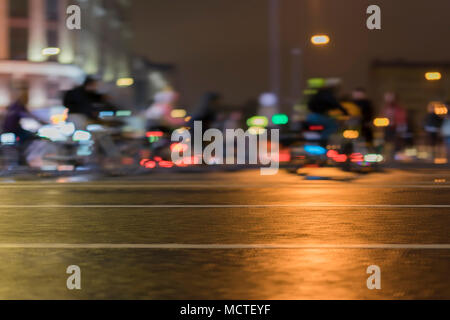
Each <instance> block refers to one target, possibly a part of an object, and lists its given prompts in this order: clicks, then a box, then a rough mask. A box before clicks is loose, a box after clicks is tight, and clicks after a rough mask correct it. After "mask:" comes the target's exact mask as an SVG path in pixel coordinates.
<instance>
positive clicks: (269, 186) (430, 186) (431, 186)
mask: <svg viewBox="0 0 450 320" xmlns="http://www.w3.org/2000/svg"><path fill="white" fill-rule="evenodd" d="M337 186H338V187H339V188H349V189H351V188H358V189H359V188H362V189H416V188H424V189H447V188H450V184H417V185H415V184H412V185H366V184H350V185H342V184H340V183H338V182H336V183H324V184H311V185H308V184H306V185H299V184H281V185H277V184H267V185H251V184H246V185H233V184H226V185H225V184H222V185H220V184H214V185H209V184H161V185H153V184H148V185H142V184H137V185H123V184H118V185H110V184H108V185H100V184H98V185H96V184H89V185H79V184H71V185H68V184H48V185H45V184H44V185H30V184H29V185H0V188H1V189H40V188H42V189H49V188H61V189H69V188H90V189H95V188H102V189H105V188H108V189H158V188H169V189H171V188H179V189H182V188H198V189H207V188H245V189H249V188H261V189H273V188H333V187H337Z"/></svg>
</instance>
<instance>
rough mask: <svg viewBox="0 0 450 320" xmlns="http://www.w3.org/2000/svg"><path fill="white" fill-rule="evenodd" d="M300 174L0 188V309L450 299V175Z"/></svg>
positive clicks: (65, 182) (165, 177)
mask: <svg viewBox="0 0 450 320" xmlns="http://www.w3.org/2000/svg"><path fill="white" fill-rule="evenodd" d="M303 173H304V176H300V175H295V174H288V173H287V172H280V173H279V174H278V175H276V176H269V177H263V176H260V175H259V171H257V170H250V171H240V172H227V173H203V174H199V173H197V174H194V173H189V174H188V173H185V174H173V173H170V174H169V173H168V174H157V175H149V176H146V177H140V178H134V179H131V178H128V179H123V178H122V179H102V180H95V181H92V180H91V179H89V177H84V178H76V179H73V178H72V179H68V178H60V179H56V180H51V181H42V180H39V181H36V180H33V181H12V180H10V181H2V182H1V183H0V189H1V193H0V194H1V202H0V299H410V298H414V299H429V298H438V299H443V298H446V299H449V298H450V282H449V280H450V276H449V270H450V232H449V228H450V200H449V194H450V192H449V191H450V170H409V171H401V170H395V171H389V172H385V173H376V174H371V175H365V176H355V175H349V174H344V173H341V172H339V171H337V170H333V169H330V170H328V169H322V170H320V169H315V170H312V171H308V170H306V171H305V172H303ZM71 265H77V266H79V267H80V269H81V290H68V288H67V286H66V281H67V278H68V277H69V276H70V275H69V274H67V273H66V269H67V267H68V266H71ZM371 265H376V266H379V267H380V270H381V277H380V279H381V289H380V290H376V289H375V290H369V289H368V288H367V278H368V277H369V276H370V275H369V274H367V268H368V267H369V266H371Z"/></svg>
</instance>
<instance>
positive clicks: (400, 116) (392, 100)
mask: <svg viewBox="0 0 450 320" xmlns="http://www.w3.org/2000/svg"><path fill="white" fill-rule="evenodd" d="M384 102H385V105H384V108H383V115H384V117H386V118H387V119H389V126H388V127H386V131H385V142H393V143H394V150H393V153H392V154H391V156H392V155H394V156H395V153H396V152H398V151H400V148H401V147H402V145H403V136H404V134H405V133H406V132H407V130H408V117H407V112H406V110H405V109H404V108H403V107H402V106H401V105H400V104H399V103H398V98H397V95H396V94H395V93H393V92H386V94H385V95H384Z"/></svg>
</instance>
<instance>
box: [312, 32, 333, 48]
mask: <svg viewBox="0 0 450 320" xmlns="http://www.w3.org/2000/svg"><path fill="white" fill-rule="evenodd" d="M311 43H312V44H313V45H315V46H324V45H327V44H329V43H330V37H329V36H327V35H325V34H318V35H314V36H312V37H311Z"/></svg>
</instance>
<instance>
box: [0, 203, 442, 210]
mask: <svg viewBox="0 0 450 320" xmlns="http://www.w3.org/2000/svg"><path fill="white" fill-rule="evenodd" d="M13 208H23V209H26V208H47V209H52V208H53V209H64V208H92V209H95V208H128V209H133V208H137V209H139V208H180V209H183V208H423V209H427V208H430V209H433V208H450V204H424V205H421V204H417V205H416V204H320V203H311V204H229V205H228V204H204V205H201V204H148V205H147V204H134V205H119V204H117V205H115V204H92V205H83V204H72V205H71V204H68V205H39V204H37V205H31V204H30V205H0V209H13Z"/></svg>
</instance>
